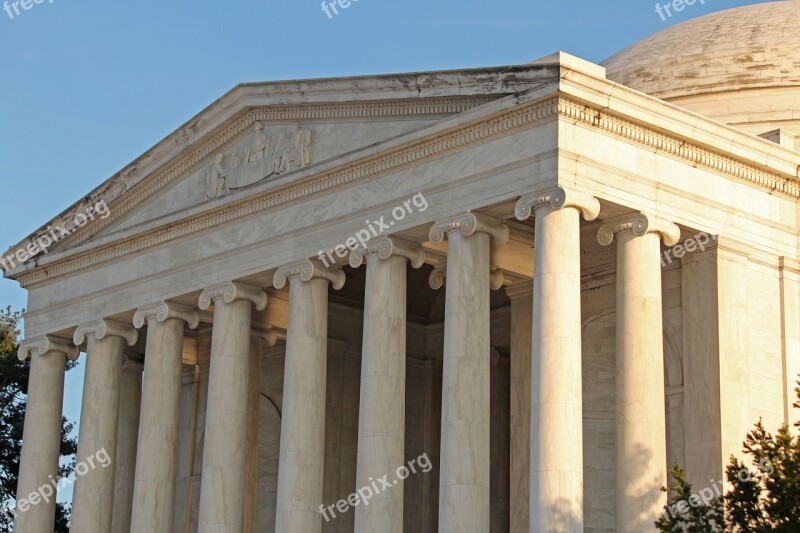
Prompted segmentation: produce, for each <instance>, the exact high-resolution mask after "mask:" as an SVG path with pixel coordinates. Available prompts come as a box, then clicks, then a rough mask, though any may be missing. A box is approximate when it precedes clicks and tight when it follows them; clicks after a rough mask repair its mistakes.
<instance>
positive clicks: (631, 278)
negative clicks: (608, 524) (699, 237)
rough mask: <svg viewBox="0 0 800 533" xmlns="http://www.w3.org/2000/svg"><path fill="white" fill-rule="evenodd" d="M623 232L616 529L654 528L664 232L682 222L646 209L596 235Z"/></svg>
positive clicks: (659, 504)
mask: <svg viewBox="0 0 800 533" xmlns="http://www.w3.org/2000/svg"><path fill="white" fill-rule="evenodd" d="M615 237H616V239H617V333H616V337H617V354H616V420H617V454H616V459H617V461H616V471H617V491H616V494H617V516H616V519H617V531H620V532H625V533H629V532H645V531H646V532H649V531H652V530H653V522H654V521H655V520H656V519H658V517H659V515H660V514H661V510H662V508H663V506H664V504H665V503H666V501H667V500H666V495H665V494H664V493H663V492H661V490H660V488H661V487H662V486H664V485H666V484H667V472H666V469H667V438H666V427H665V424H666V421H665V413H664V409H665V408H664V401H665V400H664V372H663V368H664V345H663V343H664V337H663V322H662V311H661V257H660V254H661V248H660V245H661V239H662V238H663V239H664V242H665V243H666V244H667V246H672V245H674V244H675V243H677V242H678V239H679V238H680V229H679V228H678V226H676V225H675V224H673V223H671V222H666V221H663V220H660V219H658V218H655V217H652V216H648V215H645V214H636V215H631V216H628V217H624V218H620V219H615V220H614V221H609V222H608V223H606V224H603V225H602V226H601V227H600V230H599V232H598V234H597V240H598V241H599V242H600V244H602V245H609V244H611V242H612V241H613V240H614V238H615Z"/></svg>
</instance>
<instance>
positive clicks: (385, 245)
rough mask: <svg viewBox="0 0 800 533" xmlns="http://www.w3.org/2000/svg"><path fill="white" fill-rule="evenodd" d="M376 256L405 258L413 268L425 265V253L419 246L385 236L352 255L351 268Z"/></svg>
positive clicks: (370, 242) (381, 257)
mask: <svg viewBox="0 0 800 533" xmlns="http://www.w3.org/2000/svg"><path fill="white" fill-rule="evenodd" d="M370 255H375V256H377V257H378V258H379V259H389V258H390V257H404V258H406V259H407V260H408V262H409V263H410V264H411V266H412V267H413V268H419V267H421V266H422V265H423V263H425V252H424V251H423V250H422V248H420V247H419V246H418V245H415V244H412V243H410V242H406V241H402V240H400V239H397V238H395V237H389V236H383V237H378V238H377V239H373V240H371V241H369V242H368V243H367V246H366V247H365V248H357V249H356V250H354V251H353V252H352V253H351V254H350V266H351V267H353V268H358V267H360V266H361V265H362V264H363V262H364V258H365V257H368V256H370Z"/></svg>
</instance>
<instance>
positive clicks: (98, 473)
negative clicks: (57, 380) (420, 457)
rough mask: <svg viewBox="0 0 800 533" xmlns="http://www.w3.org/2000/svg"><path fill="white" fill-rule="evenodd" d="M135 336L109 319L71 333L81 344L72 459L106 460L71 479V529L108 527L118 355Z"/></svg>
mask: <svg viewBox="0 0 800 533" xmlns="http://www.w3.org/2000/svg"><path fill="white" fill-rule="evenodd" d="M138 338H139V333H138V332H137V331H136V330H135V329H134V328H133V327H131V326H130V325H128V324H123V323H121V322H116V321H114V320H99V321H97V322H94V323H92V324H88V325H86V326H81V327H79V328H78V329H77V330H75V334H74V335H73V342H74V343H75V345H76V346H81V345H82V344H83V343H84V342H87V348H86V373H85V374H84V378H83V402H82V404H81V421H80V432H79V435H78V454H77V457H76V462H77V463H79V464H80V463H85V464H93V459H94V457H95V456H96V455H98V454H103V455H105V456H106V457H107V458H108V459H109V464H107V465H105V466H104V467H102V468H101V467H96V468H90V469H89V470H88V471H87V472H86V474H85V475H83V476H79V477H77V478H76V479H75V492H74V496H73V504H72V505H73V507H72V522H71V525H70V527H71V528H74V530H75V531H99V532H110V531H111V523H112V517H113V505H114V476H115V473H116V459H117V427H118V423H119V390H120V379H121V376H122V359H123V352H124V350H125V346H126V345H127V346H133V345H135V344H136V341H137V339H138Z"/></svg>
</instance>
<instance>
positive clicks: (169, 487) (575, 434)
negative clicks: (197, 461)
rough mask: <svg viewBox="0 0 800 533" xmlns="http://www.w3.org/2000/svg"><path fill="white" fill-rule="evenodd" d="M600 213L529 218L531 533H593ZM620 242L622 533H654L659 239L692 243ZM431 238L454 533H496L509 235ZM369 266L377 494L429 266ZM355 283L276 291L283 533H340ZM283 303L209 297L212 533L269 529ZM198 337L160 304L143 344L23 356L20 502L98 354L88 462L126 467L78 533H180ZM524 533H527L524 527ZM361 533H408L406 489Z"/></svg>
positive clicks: (565, 208) (105, 476) (313, 275)
mask: <svg viewBox="0 0 800 533" xmlns="http://www.w3.org/2000/svg"><path fill="white" fill-rule="evenodd" d="M599 209H600V206H599V202H598V201H597V199H595V198H593V197H590V196H586V195H582V194H579V193H575V192H572V191H567V190H565V189H563V188H556V189H554V190H552V191H549V192H548V193H547V194H537V195H530V196H525V197H523V198H521V199H520V201H519V202H518V204H517V207H516V216H517V218H518V219H520V220H525V219H527V218H529V217H530V216H531V215H533V216H534V217H535V273H534V279H533V297H532V309H531V312H530V315H528V316H530V331H531V332H532V334H531V345H530V359H529V361H530V364H529V367H528V368H524V369H523V370H522V371H521V372H522V373H523V374H524V375H525V376H526V379H529V381H530V403H529V406H530V409H529V422H530V424H529V427H530V440H529V443H528V444H527V445H526V446H525V449H529V459H530V460H529V462H528V465H527V467H528V468H529V475H528V477H527V481H528V483H527V485H526V484H525V483H521V482H519V481H518V480H517V481H514V482H515V483H516V486H514V487H512V491H513V490H523V491H527V493H528V494H529V505H528V509H527V510H528V518H529V519H528V520H527V522H528V523H527V525H526V528H527V529H529V530H530V531H531V532H533V531H546V530H549V529H550V528H552V527H553V525H554V524H557V525H558V526H559V528H560V530H562V531H575V532H577V531H582V530H583V442H582V389H581V382H582V375H581V311H580V309H581V303H580V229H579V226H580V218H581V216H583V218H585V219H586V220H593V219H594V218H596V217H597V215H598V213H599ZM615 236H616V238H617V241H618V247H617V262H618V267H617V276H618V279H617V321H618V322H617V443H618V444H617V486H618V489H617V522H618V530H619V531H646V530H649V529H650V526H651V524H652V521H653V519H654V518H653V517H651V514H652V512H655V513H657V512H658V510H659V509H660V506H661V505H662V504H663V501H662V496H661V493H660V492H659V490H658V489H659V488H660V486H661V485H660V484H663V482H664V481H665V478H666V472H665V467H666V450H665V437H664V431H665V429H664V416H663V413H664V403H663V402H664V400H663V398H664V394H663V391H664V383H663V374H662V372H661V368H662V362H661V361H662V356H663V347H662V340H661V338H662V337H661V282H660V262H659V251H660V250H659V245H660V244H659V239H660V238H662V237H663V238H664V239H665V240H666V241H668V243H669V242H672V241H677V236H678V230H677V226H675V225H674V224H669V223H665V222H663V221H660V220H658V219H655V218H653V217H648V216H646V215H643V214H638V215H636V216H634V217H632V218H630V219H628V220H615V221H612V222H609V223H606V224H604V225H603V226H601V228H600V232H599V235H598V240H599V241H600V243H601V244H606V245H607V244H610V243H611V242H612V240H613V239H614V238H615ZM429 238H430V241H431V242H433V243H434V244H438V243H440V242H442V241H444V240H445V239H447V242H448V252H447V253H448V260H447V266H446V276H447V282H446V307H445V332H444V358H443V378H442V379H443V383H442V422H441V423H442V427H441V453H440V458H441V464H440V495H439V504H440V509H439V531H441V532H447V533H450V532H453V533H455V532H463V531H475V532H485V531H488V530H489V520H490V511H489V501H490V486H489V468H490V416H489V406H490V392H489V381H490V380H489V376H490V359H489V357H490V355H489V354H490V346H489V339H490V335H489V322H490V320H489V311H490V307H489V303H490V298H489V296H490V290H491V289H492V288H498V287H499V284H497V283H496V282H497V280H498V277H497V274H495V273H492V271H491V261H490V259H491V257H490V254H491V248H492V246H499V245H502V244H504V243H505V242H506V240H507V239H508V228H507V227H506V225H505V224H503V223H501V222H500V221H498V220H495V219H492V218H488V217H485V216H483V215H479V214H476V213H472V212H467V213H464V214H462V215H458V216H456V217H453V218H451V219H449V220H446V221H442V222H440V223H437V224H435V225H434V226H433V227H432V228H431V231H430V236H429ZM672 243H674V242H672ZM350 262H351V266H353V267H354V268H357V267H359V266H361V265H362V264H364V263H366V266H367V281H366V291H365V292H366V296H365V308H364V333H363V356H362V369H361V372H362V379H361V398H360V406H361V407H360V411H359V431H358V456H357V474H356V477H357V487H362V486H367V485H369V481H370V479H371V478H372V479H379V478H380V477H382V476H384V475H385V474H388V473H392V472H394V471H395V469H396V468H397V467H398V466H401V465H402V464H403V463H404V442H405V375H406V371H405V359H406V353H405V351H406V350H405V339H406V276H407V274H406V272H407V266H408V265H409V264H410V265H411V266H412V267H414V268H418V267H420V266H421V265H422V264H423V262H424V253H423V252H422V249H421V248H420V247H419V246H417V245H413V244H410V243H406V242H404V241H401V240H398V239H395V238H393V237H380V238H378V239H376V240H374V241H372V242H371V243H370V244H369V245H368V246H367V247H366V248H364V249H359V250H356V251H354V252H353V253H352V254H351V257H350ZM437 272H439V271H437ZM439 274H441V272H439ZM344 281H345V280H344V273H343V271H342V270H341V269H339V268H338V267H327V266H323V265H322V263H321V262H319V261H316V260H303V261H300V262H298V263H294V264H291V265H289V266H286V267H284V268H280V269H278V271H277V272H276V273H275V277H274V280H273V284H274V286H275V288H277V289H281V288H283V287H284V286H286V285H287V283H288V285H289V317H288V325H287V339H286V363H285V376H284V390H283V416H282V422H281V441H280V462H279V473H278V494H277V515H276V532H277V533H290V532H291V533H294V532H297V531H303V532H315V531H316V532H319V531H321V527H322V515H321V513H320V504H321V503H322V487H323V459H324V435H325V431H324V427H325V398H326V393H325V383H326V379H325V377H326V359H327V323H328V288H329V286H332V287H333V288H334V289H339V288H341V287H342V286H343V284H344ZM528 301H530V300H528ZM267 303H268V299H267V295H266V293H265V292H264V291H263V290H261V289H260V288H257V287H253V286H250V285H246V284H243V283H238V282H230V283H225V284H222V285H219V286H215V287H212V288H209V289H207V290H206V291H204V292H203V293H202V294H201V296H200V300H199V308H200V309H202V310H205V309H208V308H210V307H211V306H212V305H213V307H214V321H213V331H212V347H211V366H210V375H209V385H208V405H207V414H206V433H205V445H204V454H203V468H202V480H201V496H200V517H199V531H200V532H201V533H212V532H213V533H218V532H231V533H232V532H242V531H245V530H247V528H248V527H249V526H248V524H251V523H252V518H253V515H254V509H255V507H254V504H255V502H254V501H252V502H250V500H251V499H253V498H254V497H255V496H254V492H255V491H254V489H255V479H254V478H253V476H252V475H249V476H248V464H252V462H253V460H254V454H256V453H257V449H255V447H254V445H253V444H252V441H253V440H254V434H253V427H255V426H257V411H255V409H256V408H257V404H258V402H257V401H256V400H257V390H258V381H257V380H258V374H259V371H258V354H259V346H260V342H261V337H260V336H259V335H255V336H254V332H253V330H252V328H251V315H252V310H253V308H255V309H257V310H263V309H264V308H265V307H266V306H267ZM198 322H199V317H198V314H197V311H196V310H195V309H193V308H190V307H187V306H183V305H179V304H176V303H172V302H160V303H158V304H156V305H153V306H150V307H146V308H143V309H140V310H139V311H137V313H136V314H135V316H134V320H133V326H134V327H131V326H130V325H127V324H123V323H120V322H116V321H112V320H107V319H106V320H102V321H99V322H98V323H96V324H91V325H88V326H83V327H80V328H78V329H77V330H76V332H75V335H74V339H73V343H69V342H66V341H65V340H63V339H58V338H55V337H50V336H48V337H45V338H43V339H42V340H40V341H38V342H32V343H25V344H23V346H22V347H21V349H20V357H21V358H24V357H28V356H29V355H30V356H31V358H32V367H31V378H30V385H29V396H28V412H27V413H26V424H25V433H24V437H23V438H24V446H23V454H22V460H21V467H20V484H19V492H18V496H19V497H20V498H22V497H26V496H27V495H28V494H29V493H30V492H33V491H35V490H37V489H38V487H40V486H41V485H44V484H46V483H49V478H52V477H53V476H55V475H56V473H57V466H58V443H59V442H60V428H61V402H62V396H63V377H64V364H65V360H66V357H73V358H74V357H76V356H77V346H81V345H82V344H83V343H84V342H86V343H87V365H86V378H85V384H84V396H83V407H82V413H81V425H80V435H79V446H78V461H79V462H80V461H82V460H87V459H88V458H89V457H90V456H91V455H92V454H95V453H96V452H97V451H98V450H100V449H105V450H107V451H108V453H109V454H112V457H113V459H114V460H115V461H116V467H115V468H105V469H103V468H96V469H92V470H90V471H89V472H87V473H86V475H83V476H80V477H79V478H78V479H77V481H76V485H75V493H74V500H73V506H74V507H73V522H72V530H73V531H75V532H76V533H82V532H110V531H113V532H115V533H116V532H126V533H127V532H128V531H130V532H135V533H144V532H148V533H150V532H159V533H162V532H163V533H165V532H168V531H171V530H172V526H173V513H174V506H175V478H176V463H177V447H178V417H179V394H180V379H181V355H182V349H183V335H184V329H185V327H186V326H188V327H189V328H195V327H197V325H198ZM145 324H147V343H146V357H145V363H144V376H143V383H144V385H143V389H142V391H141V396H140V397H141V410H140V412H139V411H138V410H137V412H136V413H134V412H133V408H132V407H131V405H132V404H131V402H129V401H128V400H130V399H131V398H135V399H136V400H137V401H138V396H137V390H138V389H137V387H138V385H137V380H138V376H137V375H136V372H135V368H136V366H135V362H134V364H130V363H128V362H126V359H125V357H124V354H125V349H126V346H133V345H134V344H136V341H137V331H136V330H137V329H139V328H142V327H143V326H144V325H145ZM274 340H275V339H274V337H272V339H271V342H274ZM525 365H526V366H527V363H525ZM516 367H519V365H516ZM124 369H128V370H129V371H128V372H126V370H124ZM131 369H133V371H130V370H131ZM254 391H256V392H255V394H254ZM120 398H122V401H121V400H120ZM520 412H522V411H521V410H520ZM520 412H517V413H516V414H517V416H519V415H520ZM137 423H138V439H136V441H138V442H136V444H132V443H131V440H133V439H132V437H131V433H132V432H133V431H132V430H131V427H132V426H134V427H135V425H136V424H137ZM123 441H124V442H123ZM643 453H645V454H647V460H646V461H642V460H641V458H642V454H643ZM133 456H135V457H136V460H135V463H133V462H132V461H131V458H132V457H133ZM134 469H135V475H133V476H131V471H133V470H134ZM250 470H252V469H250ZM251 474H252V473H251ZM115 476H116V478H115ZM654 484H655V485H654ZM248 502H249V503H250V504H249V505H248ZM54 512H55V508H54V503H52V502H51V503H49V504H47V505H39V506H36V507H34V508H32V509H30V510H29V511H27V512H25V513H20V514H19V515H18V517H17V522H16V529H15V531H18V532H20V533H41V532H45V531H47V530H49V529H52V522H53V516H54ZM524 522H525V520H516V519H515V524H522V523H524ZM522 527H525V526H522ZM355 531H356V532H357V533H367V532H372V531H388V532H393V533H399V532H401V531H403V490H402V482H399V484H398V485H396V486H395V487H393V489H392V490H387V491H385V492H382V493H381V494H380V495H378V496H376V497H375V498H373V499H372V500H371V501H370V505H369V506H366V505H361V506H357V507H356V510H355Z"/></svg>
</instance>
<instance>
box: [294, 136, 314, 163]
mask: <svg viewBox="0 0 800 533" xmlns="http://www.w3.org/2000/svg"><path fill="white" fill-rule="evenodd" d="M294 147H295V150H297V155H298V165H299V166H300V168H302V167H305V166H307V165H309V164H311V130H299V131H298V132H297V133H295V135H294Z"/></svg>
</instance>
